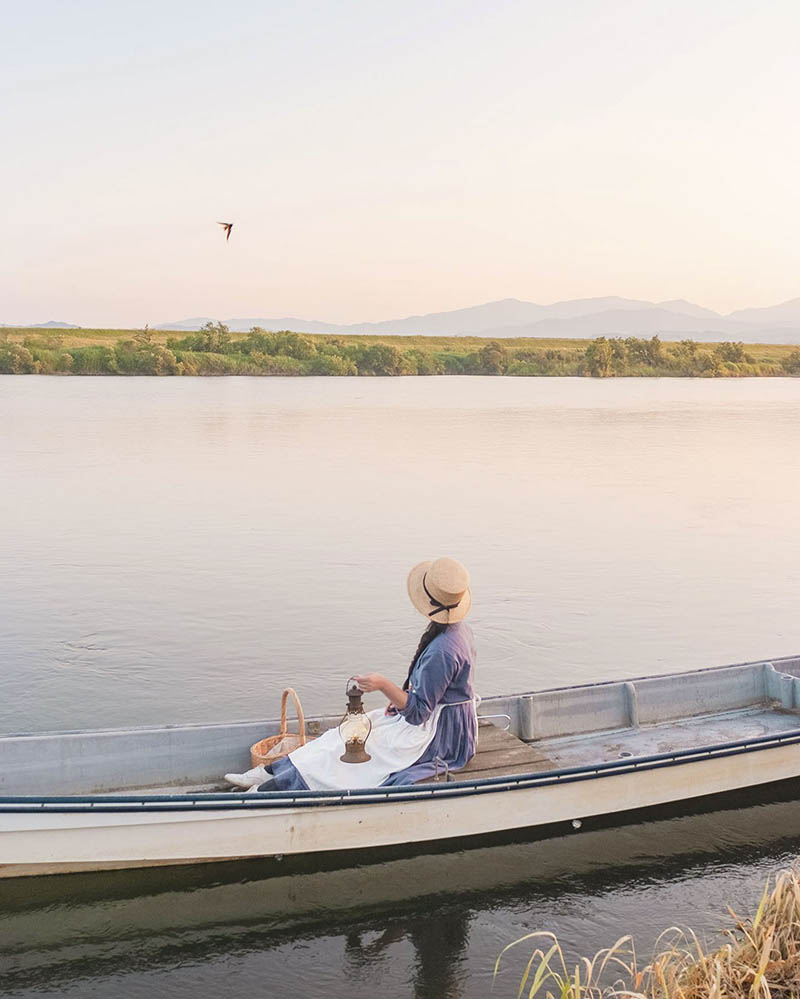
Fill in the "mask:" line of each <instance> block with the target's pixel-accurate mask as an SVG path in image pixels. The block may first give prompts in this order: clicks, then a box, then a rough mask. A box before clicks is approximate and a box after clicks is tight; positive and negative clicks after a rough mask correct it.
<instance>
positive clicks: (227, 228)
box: [217, 222, 233, 243]
mask: <svg viewBox="0 0 800 999" xmlns="http://www.w3.org/2000/svg"><path fill="white" fill-rule="evenodd" d="M217 225H221V226H222V228H223V229H224V230H225V242H226V243H227V242H228V240H229V239H230V238H231V229H233V222H217Z"/></svg>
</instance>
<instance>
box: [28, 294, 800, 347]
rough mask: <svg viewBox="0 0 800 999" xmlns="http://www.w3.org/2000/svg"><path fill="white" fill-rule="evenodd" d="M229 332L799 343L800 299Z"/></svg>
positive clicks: (545, 310)
mask: <svg viewBox="0 0 800 999" xmlns="http://www.w3.org/2000/svg"><path fill="white" fill-rule="evenodd" d="M211 321H212V320H211V319H209V318H208V317H207V316H197V317H195V318H193V319H183V320H180V321H178V322H173V323H163V324H162V325H160V326H157V327H156V329H158V330H174V331H176V332H191V331H192V330H198V329H200V327H201V326H203V325H204V324H205V323H207V322H211ZM222 322H224V323H225V325H226V326H228V327H229V328H230V329H231V330H234V331H236V332H246V331H247V330H249V329H251V328H252V327H253V326H260V327H261V328H262V329H265V330H294V331H295V332H297V333H341V334H358V333H371V334H374V335H387V336H388V335H392V334H397V335H407V336H413V335H421V336H425V335H427V336H481V337H496V338H498V339H499V338H508V337H564V338H573V337H574V338H588V339H591V338H593V337H598V336H609V337H613V336H646V337H651V336H654V335H655V334H658V335H659V336H660V337H661V338H662V339H664V340H683V339H692V340H699V341H709V340H744V341H745V342H746V343H791V344H794V343H797V344H800V298H794V299H792V300H791V301H789V302H782V303H781V304H780V305H773V306H771V307H769V308H765V309H739V310H738V311H737V312H731V313H729V314H728V315H721V314H720V313H718V312H713V311H712V310H711V309H704V308H703V307H702V306H700V305H695V304H694V303H692V302H687V301H685V300H683V299H672V300H670V301H667V302H645V301H639V300H637V299H631V298H617V297H615V296H611V297H607V298H578V299H573V300H571V301H566V302H554V303H553V304H552V305H539V304H537V303H536V302H522V301H520V300H519V299H516V298H504V299H502V300H501V301H499V302H487V303H485V304H484V305H473V306H472V307H471V308H468V309H455V310H453V311H452V312H432V313H430V314H428V315H425V316H408V317H406V318H405V319H389V320H385V321H384V322H379V323H351V324H347V325H342V324H338V323H327V322H322V321H319V320H316V319H298V318H296V317H293V316H282V317H269V318H267V317H263V316H261V317H259V316H254V317H250V318H234V319H223V320H222ZM36 325H37V328H44V329H78V327H77V326H74V325H73V324H71V323H62V322H48V323H43V324H36Z"/></svg>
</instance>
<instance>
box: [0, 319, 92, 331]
mask: <svg viewBox="0 0 800 999" xmlns="http://www.w3.org/2000/svg"><path fill="white" fill-rule="evenodd" d="M11 325H12V324H11V323H0V329H3V327H5V326H11ZM16 328H17V329H23V330H79V329H80V326H74V325H73V324H72V323H57V322H56V321H55V320H53V319H51V320H50V322H49V323H28V324H26V325H25V326H21V327H20V326H18V327H16Z"/></svg>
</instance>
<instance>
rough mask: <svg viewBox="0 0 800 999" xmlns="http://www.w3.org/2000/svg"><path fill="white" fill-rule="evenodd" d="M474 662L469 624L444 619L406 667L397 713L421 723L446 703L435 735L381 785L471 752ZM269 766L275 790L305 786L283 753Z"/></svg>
mask: <svg viewBox="0 0 800 999" xmlns="http://www.w3.org/2000/svg"><path fill="white" fill-rule="evenodd" d="M474 663H475V644H474V639H473V637H472V629H471V628H470V626H469V625H468V624H466V623H465V622H464V621H459V622H458V624H451V625H448V627H447V628H445V630H444V631H442V632H441V633H440V634H438V635H437V636H436V638H434V639H433V641H432V642H431V643H430V645H429V646H428V647H427V648H426V649H425V651H424V652H423V653H422V655H421V656H420V657H419V659H418V660H417V663H416V665H415V666H414V669H413V670H412V672H411V677H410V681H409V689H408V701H407V703H406V706H405V707H404V708H403V710H402V711H401V712H400V714H402V715H403V717H404V718H405V720H406V721H407V722H408V723H409V724H410V725H421V724H422V723H423V722H425V721H426V720H427V719H428V718H429V717H430V715H431V714H432V713H433V711H434V709H435V708H436V707H437V706H438V705H439V704H443V705H452V707H445V708H444V709H443V710H442V713H441V715H440V716H439V723H438V725H437V726H436V735H435V736H434V737H433V741H432V742H431V743H430V745H429V746H428V748H427V749H426V750H425V752H424V753H423V754H422V756H420V758H419V759H418V760H417V761H416V762H415V763H413V764H412V765H411V766H410V767H406V768H405V769H404V770H398V771H397V773H393V774H390V775H389V777H387V779H386V780H385V781H384V782H383V783H384V786H385V785H389V784H413V783H415V782H416V781H420V780H425V778H426V777H432V776H433V775H434V774H435V773H436V772H437V769H438V772H439V773H443V772H444V770H445V765H446V767H447V769H448V770H451V771H452V770H460V769H461V767H464V766H466V765H467V763H468V762H469V761H470V760H471V759H472V757H473V756H474V755H475V746H476V743H477V735H478V725H477V721H476V717H475V706H474V703H473V698H474V697H475V691H474V688H473V686H472V671H473V665H474ZM367 751H369V743H368V744H367ZM437 760H438V761H439V762H438V765H437V762H436V761H437ZM272 772H273V773H274V775H275V783H276V784H277V787H278V790H280V791H302V790H308V788H307V785H306V783H305V781H304V780H303V778H302V777H301V775H300V773H299V771H298V770H297V768H296V767H295V765H294V764H293V763H292V761H291V760H290V759H289V758H288V757H283V758H282V759H280V760H277V761H276V762H275V763H273V764H272Z"/></svg>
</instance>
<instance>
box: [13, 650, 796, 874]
mask: <svg viewBox="0 0 800 999" xmlns="http://www.w3.org/2000/svg"><path fill="white" fill-rule="evenodd" d="M480 714H481V715H483V716H485V717H484V718H483V719H482V724H481V727H480V730H479V731H480V737H479V748H478V753H477V755H476V757H475V758H474V760H473V761H472V762H471V763H470V764H469V765H468V766H467V767H466V768H465V769H464V770H462V771H459V772H458V773H454V774H445V773H442V774H441V775H440V776H439V778H438V779H435V780H432V781H430V782H426V783H422V784H415V785H408V786H403V787H386V788H365V789H363V790H356V791H342V792H338V791H337V792H324V791H296V792H273V793H269V794H261V795H248V794H243V793H232V792H230V791H227V792H226V791H222V790H220V785H219V775H220V774H222V773H224V772H226V771H230V770H242V769H245V768H246V766H247V765H248V747H249V746H250V745H251V743H253V742H255V741H257V740H258V739H260V738H262V737H264V736H266V735H269V734H273V733H276V732H277V731H278V727H279V726H278V723H277V721H272V722H264V721H250V722H235V723H230V724H214V725H180V726H169V727H160V728H133V729H121V730H106V731H97V732H56V733H46V734H32V735H12V736H6V737H0V877H6V878H8V877H20V876H25V875H42V874H56V873H68V872H76V871H87V870H112V869H118V868H136V867H157V866H162V865H179V864H197V863H209V862H214V861H229V860H236V859H245V858H258V857H282V856H289V855H298V854H304V855H310V854H325V853H330V852H335V851H347V852H348V854H349V855H350V856H352V851H364V850H374V849H376V848H383V847H398V846H403V847H404V848H406V849H408V850H411V851H415V850H416V851H420V852H421V851H423V850H424V849H426V844H427V845H428V847H429V846H430V844H433V843H435V842H437V841H442V840H445V841H454V840H463V841H465V842H466V841H471V842H473V843H483V842H486V841H487V837H488V841H491V839H492V837H496V836H498V835H503V834H508V833H511V832H515V831H527V832H526V834H530V835H536V836H545V835H560V834H563V833H565V832H571V831H575V832H579V831H580V830H582V829H589V828H593V827H595V828H596V827H598V826H600V825H604V824H610V823H619V824H623V823H625V822H629V821H632V820H635V821H641V820H642V819H643V818H646V817H648V816H650V815H653V816H655V815H657V814H659V811H663V809H664V807H665V806H669V807H670V808H672V809H673V810H675V809H677V810H678V811H680V810H681V809H686V810H691V809H697V808H698V807H702V805H703V804H704V803H707V804H708V805H709V806H711V805H712V804H716V803H717V802H718V801H719V799H720V796H724V795H730V794H731V793H733V792H741V791H742V790H743V789H746V788H756V787H761V789H762V791H764V790H766V791H767V792H768V791H769V785H778V784H782V783H784V782H786V781H792V780H798V788H800V657H788V658H782V659H774V660H771V661H763V662H756V663H741V664H738V665H734V666H722V667H716V668H712V669H704V670H693V671H690V672H685V673H678V674H669V675H661V676H649V677H642V678H639V679H634V680H628V681H614V682H608V683H596V684H589V685H585V686H574V687H562V688H555V689H551V690H543V691H536V692H531V693H523V694H515V695H511V696H507V697H493V698H489V699H487V700H485V701H483V702H482V704H481V708H480ZM338 720H339V719H338V718H318V719H312V721H311V723H310V727H311V730H312V734H314V733H315V732H320V731H323V730H325V729H326V728H328V727H330V726H331V725H334V724H336V723H337V722H338ZM506 728H507V729H508V731H505V729H506ZM784 792H785V789H784Z"/></svg>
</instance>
